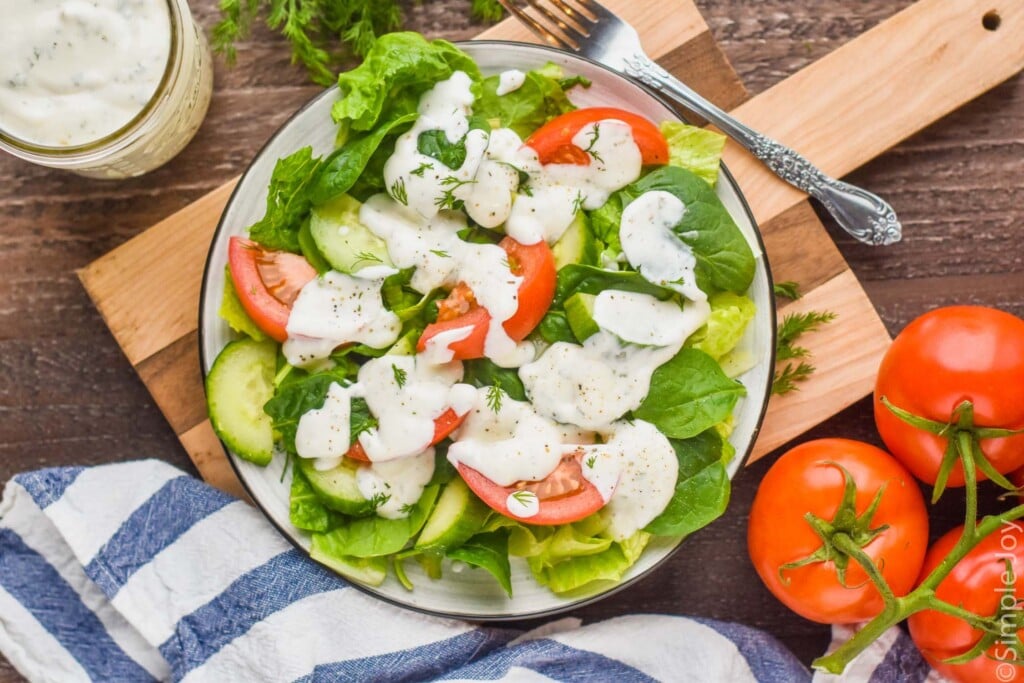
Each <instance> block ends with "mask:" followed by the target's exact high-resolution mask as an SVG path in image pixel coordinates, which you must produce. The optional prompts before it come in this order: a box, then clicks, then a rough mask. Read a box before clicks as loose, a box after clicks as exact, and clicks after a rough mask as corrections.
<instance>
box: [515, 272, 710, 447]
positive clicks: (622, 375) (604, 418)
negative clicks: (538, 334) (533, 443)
mask: <svg viewBox="0 0 1024 683" xmlns="http://www.w3.org/2000/svg"><path fill="white" fill-rule="evenodd" d="M623 294H624V293H623V292H615V293H614V294H607V293H606V296H605V297H604V302H603V304H602V305H600V306H599V305H598V301H597V300H595V307H594V310H595V321H596V322H597V323H598V326H599V327H601V328H602V329H600V330H599V331H598V332H597V333H596V334H594V335H591V336H590V337H588V338H587V340H586V341H584V342H583V345H582V346H580V345H577V344H569V343H567V342H557V343H555V344H552V345H551V346H550V347H549V348H548V349H547V350H546V351H544V353H543V354H541V356H540V357H539V358H538V359H537V360H535V361H534V362H532V363H529V364H527V365H524V366H522V367H521V368H519V377H520V379H522V380H523V385H524V386H525V387H526V393H527V395H528V396H529V397H530V400H531V401H532V402H533V405H534V407H535V408H536V410H537V412H538V413H540V414H541V415H544V416H545V417H548V418H551V419H553V420H557V421H558V422H563V423H568V424H573V425H577V426H579V427H582V428H584V429H589V430H594V431H605V430H607V429H609V428H610V425H611V424H612V423H613V422H614V421H615V420H617V419H619V418H620V417H622V415H624V414H625V413H626V412H627V411H630V410H635V409H636V408H638V407H639V406H640V404H641V403H642V402H643V400H644V398H646V397H647V393H648V392H649V391H650V387H651V375H653V374H654V371H655V370H656V369H658V367H659V366H661V365H662V364H664V363H666V362H667V361H668V360H669V359H671V358H672V356H674V355H676V353H677V352H678V351H679V349H680V348H682V345H683V342H685V341H686V338H687V337H689V336H690V335H691V334H693V333H694V332H696V331H697V329H699V328H700V327H701V325H703V324H704V323H705V322H706V321H707V318H708V316H709V315H710V313H711V309H710V307H709V306H708V305H707V303H706V302H699V303H692V304H689V305H687V306H686V307H685V308H684V309H680V308H679V307H678V306H675V305H674V304H672V305H671V308H666V307H662V306H660V305H652V304H651V302H650V301H648V299H653V300H654V301H655V302H657V299H654V297H649V296H648V295H642V294H641V295H634V296H630V297H624V296H622V295H623ZM645 297H646V298H645ZM600 298H601V297H600V295H599V299H600ZM657 303H658V304H661V303H663V302H657ZM652 309H653V310H654V311H657V315H654V314H652ZM606 326H607V327H606ZM608 327H610V328H611V329H608ZM622 335H625V336H626V337H630V338H632V339H631V340H636V339H641V340H647V341H645V342H643V343H654V342H655V341H656V342H661V345H657V346H638V345H636V344H624V343H623V341H622V338H621V336H622Z"/></svg>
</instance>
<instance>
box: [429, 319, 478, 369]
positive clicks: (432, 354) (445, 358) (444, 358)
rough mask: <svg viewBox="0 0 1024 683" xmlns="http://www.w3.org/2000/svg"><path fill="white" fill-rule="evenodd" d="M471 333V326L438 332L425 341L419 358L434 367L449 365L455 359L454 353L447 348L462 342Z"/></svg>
mask: <svg viewBox="0 0 1024 683" xmlns="http://www.w3.org/2000/svg"><path fill="white" fill-rule="evenodd" d="M472 333H473V326H472V325H466V326H465V327H456V328H455V329H453V330H445V331H444V332H438V333H437V334H435V335H434V336H433V337H431V338H430V339H428V340H427V343H426V346H425V348H424V349H423V351H422V352H421V353H420V354H419V356H420V358H422V359H423V361H424V362H426V363H434V364H435V365H440V364H442V363H449V362H451V360H452V358H454V357H455V352H454V351H452V350H451V349H450V348H449V346H450V345H451V344H454V343H455V342H460V341H462V340H463V339H465V338H466V337H468V336H469V335H471V334H472Z"/></svg>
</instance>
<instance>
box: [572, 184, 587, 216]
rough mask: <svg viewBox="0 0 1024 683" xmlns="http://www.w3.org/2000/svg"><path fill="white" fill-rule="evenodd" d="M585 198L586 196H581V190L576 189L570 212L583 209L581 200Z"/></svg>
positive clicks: (577, 211)
mask: <svg viewBox="0 0 1024 683" xmlns="http://www.w3.org/2000/svg"><path fill="white" fill-rule="evenodd" d="M585 199H586V197H584V196H583V192H582V191H579V190H577V192H576V198H575V199H573V200H572V212H573V213H574V214H577V213H579V212H580V211H582V210H583V202H584V200H585Z"/></svg>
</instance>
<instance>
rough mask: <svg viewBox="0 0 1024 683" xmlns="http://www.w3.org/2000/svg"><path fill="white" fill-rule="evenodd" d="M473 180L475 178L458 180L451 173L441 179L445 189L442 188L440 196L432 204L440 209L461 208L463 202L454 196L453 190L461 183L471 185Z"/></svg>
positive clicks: (453, 209)
mask: <svg viewBox="0 0 1024 683" xmlns="http://www.w3.org/2000/svg"><path fill="white" fill-rule="evenodd" d="M475 182H476V181H475V180H459V179H458V178H456V177H455V176H453V175H450V176H448V177H447V178H445V179H444V180H442V181H441V185H443V186H444V187H445V188H447V189H445V190H444V192H443V193H442V194H441V196H440V197H437V198H436V199H435V200H434V206H436V207H438V208H439V209H442V210H444V209H451V210H452V211H455V210H458V209H461V208H462V207H463V206H464V204H465V203H464V202H463V201H462V200H461V199H459V198H458V197H456V196H455V190H457V189H459V188H460V187H462V186H463V185H472V184H473V183H475Z"/></svg>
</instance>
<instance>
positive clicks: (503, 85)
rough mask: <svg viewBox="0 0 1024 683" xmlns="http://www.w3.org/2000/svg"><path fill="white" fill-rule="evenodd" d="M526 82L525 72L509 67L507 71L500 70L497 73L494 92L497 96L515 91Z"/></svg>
mask: <svg viewBox="0 0 1024 683" xmlns="http://www.w3.org/2000/svg"><path fill="white" fill-rule="evenodd" d="M525 82H526V74H524V73H523V72H522V71H520V70H519V69H509V70H508V71H502V72H501V73H500V74H498V87H497V89H495V91H494V94H495V95H497V96H498V97H501V96H502V95H507V94H509V93H510V92H515V91H516V90H519V88H521V87H522V86H523V83H525Z"/></svg>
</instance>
